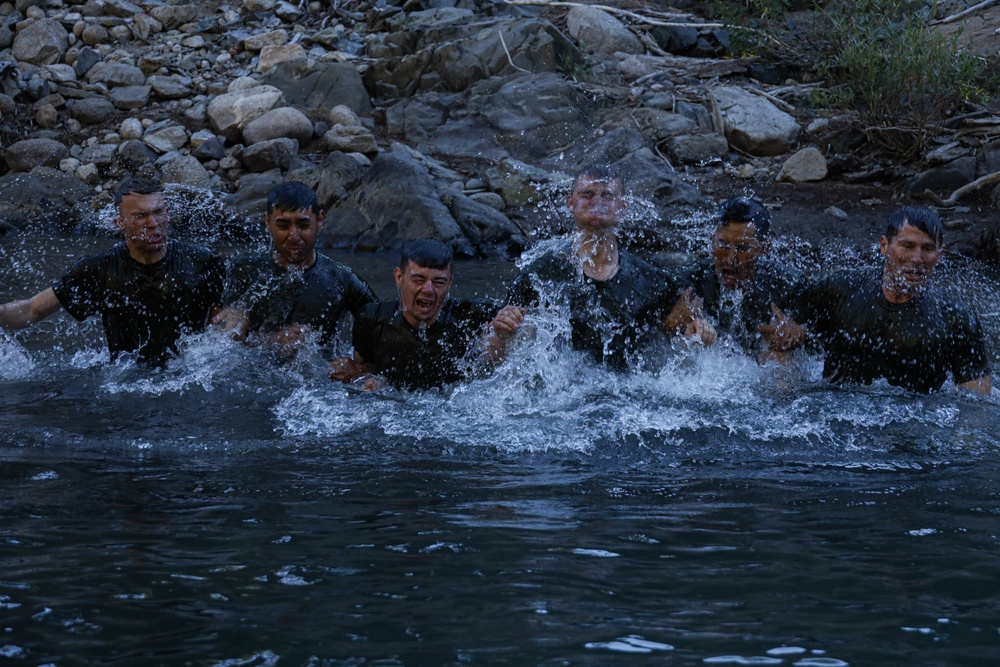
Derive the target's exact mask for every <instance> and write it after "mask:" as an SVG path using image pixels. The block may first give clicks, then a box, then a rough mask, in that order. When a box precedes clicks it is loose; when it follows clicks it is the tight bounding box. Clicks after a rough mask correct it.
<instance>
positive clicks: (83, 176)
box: [73, 162, 101, 185]
mask: <svg viewBox="0 0 1000 667" xmlns="http://www.w3.org/2000/svg"><path fill="white" fill-rule="evenodd" d="M73 175H74V176H76V177H77V178H79V179H80V180H81V181H83V182H84V183H86V184H87V185H97V183H98V181H100V180H101V174H100V170H99V168H98V166H97V165H96V164H94V163H93V162H88V163H87V164H81V165H80V166H79V167H77V168H76V171H75V172H74V174H73Z"/></svg>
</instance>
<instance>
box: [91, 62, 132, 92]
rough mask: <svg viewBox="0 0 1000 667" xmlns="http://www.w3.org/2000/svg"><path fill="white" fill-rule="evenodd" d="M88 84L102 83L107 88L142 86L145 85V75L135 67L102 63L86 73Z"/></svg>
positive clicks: (124, 64)
mask: <svg viewBox="0 0 1000 667" xmlns="http://www.w3.org/2000/svg"><path fill="white" fill-rule="evenodd" d="M87 81H88V82H89V83H92V84H93V83H102V84H104V85H105V86H107V87H108V88H114V87H115V86H142V85H145V83H146V75H145V74H143V73H142V70H141V69H139V68H138V67H136V66H135V65H128V64H126V63H116V62H108V61H102V62H99V63H97V64H96V65H94V66H93V67H91V68H90V70H89V71H88V72H87Z"/></svg>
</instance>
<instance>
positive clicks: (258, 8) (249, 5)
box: [243, 0, 277, 13]
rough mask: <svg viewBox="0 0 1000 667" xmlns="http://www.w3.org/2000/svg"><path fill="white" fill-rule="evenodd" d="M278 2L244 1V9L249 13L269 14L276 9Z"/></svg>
mask: <svg viewBox="0 0 1000 667" xmlns="http://www.w3.org/2000/svg"><path fill="white" fill-rule="evenodd" d="M276 4H277V0H243V9H245V10H247V11H248V12H253V13H257V12H269V11H271V10H272V9H274V5H276Z"/></svg>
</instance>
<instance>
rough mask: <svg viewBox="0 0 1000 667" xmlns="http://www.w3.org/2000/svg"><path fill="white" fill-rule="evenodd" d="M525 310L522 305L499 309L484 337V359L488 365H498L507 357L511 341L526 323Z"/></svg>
mask: <svg viewBox="0 0 1000 667" xmlns="http://www.w3.org/2000/svg"><path fill="white" fill-rule="evenodd" d="M525 312H526V311H525V309H524V308H521V307H520V306H504V307H503V308H501V309H500V310H499V311H497V314H496V317H494V318H493V321H492V322H490V326H489V329H487V331H486V336H485V337H484V339H483V360H484V361H485V362H486V363H487V364H488V365H490V366H496V365H497V364H500V363H503V360H504V359H506V358H507V352H508V350H509V348H510V341H511V339H512V338H513V337H514V334H516V333H517V331H518V329H520V328H521V325H522V324H524V314H525Z"/></svg>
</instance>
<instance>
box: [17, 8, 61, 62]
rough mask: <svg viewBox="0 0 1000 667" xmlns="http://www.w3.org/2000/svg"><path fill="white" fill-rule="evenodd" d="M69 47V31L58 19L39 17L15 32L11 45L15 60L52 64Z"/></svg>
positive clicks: (58, 59) (59, 59) (57, 60)
mask: <svg viewBox="0 0 1000 667" xmlns="http://www.w3.org/2000/svg"><path fill="white" fill-rule="evenodd" d="M67 49H69V33H68V32H67V31H66V28H64V27H63V25H62V24H61V23H59V22H58V21H53V20H51V19H41V20H39V21H35V22H34V23H32V24H31V25H29V26H28V27H26V28H24V29H23V30H21V31H19V32H18V33H17V36H15V37H14V43H13V46H12V47H11V55H13V56H14V59H15V60H19V61H22V62H27V63H31V64H32V65H52V64H55V63H57V62H59V61H61V60H62V58H63V56H65V55H66V51H67Z"/></svg>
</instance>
